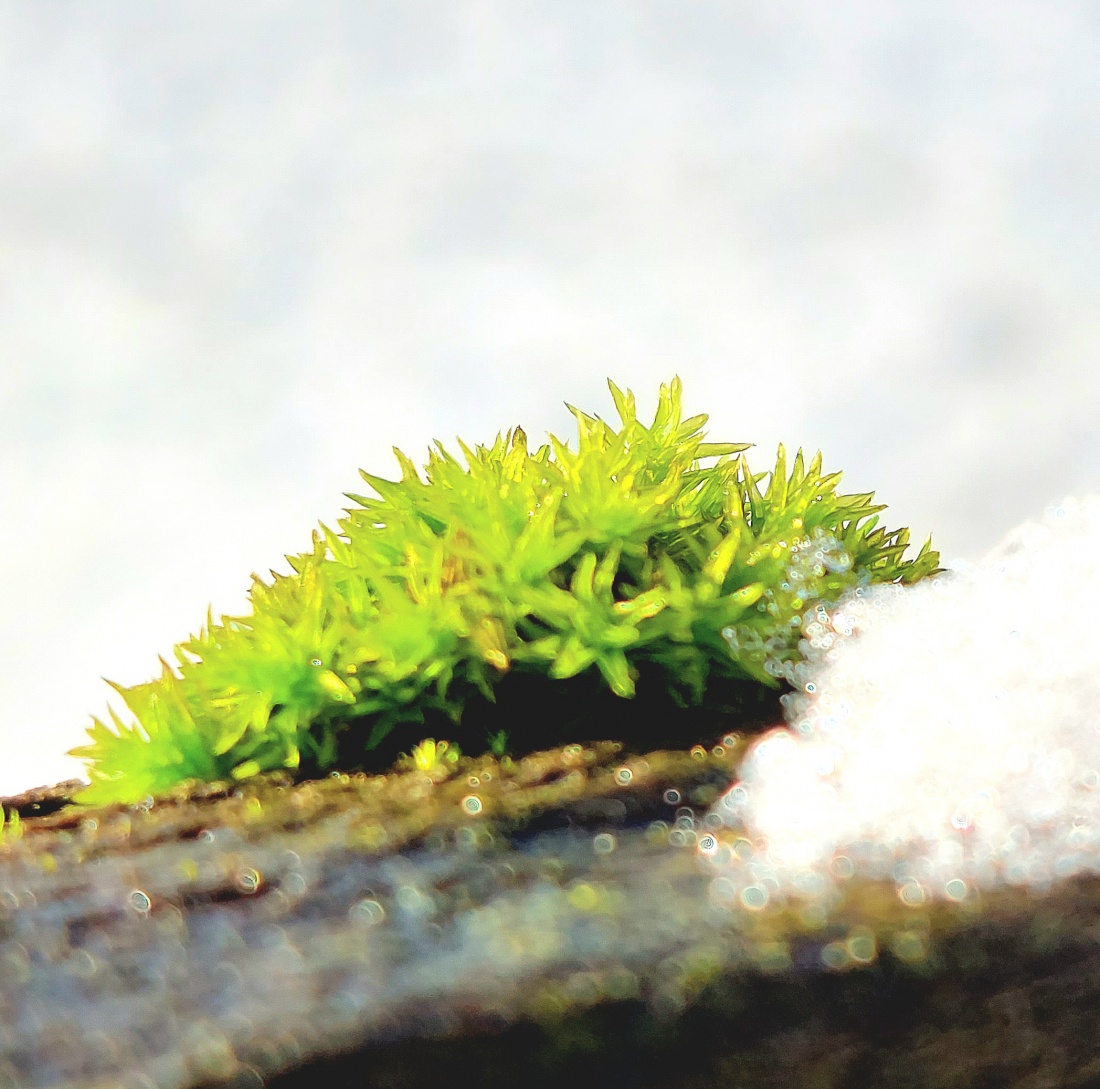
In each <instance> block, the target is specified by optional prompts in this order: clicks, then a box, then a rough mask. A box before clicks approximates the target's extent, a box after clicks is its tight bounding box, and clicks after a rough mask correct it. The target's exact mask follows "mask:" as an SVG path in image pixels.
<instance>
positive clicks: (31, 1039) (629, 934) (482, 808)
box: [0, 742, 1100, 1089]
mask: <svg viewBox="0 0 1100 1089" xmlns="http://www.w3.org/2000/svg"><path fill="white" fill-rule="evenodd" d="M739 754H740V744H737V745H734V746H733V747H729V746H719V747H718V748H717V749H716V748H715V747H714V745H713V743H712V744H711V745H708V746H706V747H696V748H695V749H694V750H692V751H654V752H648V753H644V754H637V753H634V754H632V753H628V752H626V751H624V750H623V749H622V747H621V746H619V745H617V744H615V743H612V742H603V743H596V744H589V745H584V746H580V745H577V746H567V747H564V748H560V749H555V750H551V751H548V752H545V753H539V754H532V755H530V756H528V757H525V758H522V759H516V760H514V761H505V762H499V761H495V760H493V759H491V758H488V757H485V758H480V759H474V760H470V759H464V760H462V761H460V762H459V764H458V765H457V766H454V767H447V768H443V769H438V770H436V771H434V772H431V773H427V774H426V773H423V772H417V771H406V772H401V773H393V774H390V775H376V776H371V775H366V774H354V775H338V776H335V777H328V778H325V779H323V780H317V781H307V782H300V783H297V784H295V783H293V782H292V781H291V780H290V778H289V777H288V776H269V777H264V778H260V779H257V780H254V781H250V782H247V783H245V784H241V785H237V786H227V785H224V784H222V785H219V784H213V785H207V786H202V787H196V788H194V789H181V790H180V791H178V792H177V793H176V794H175V795H174V796H171V797H169V798H165V799H162V800H158V801H157V802H156V803H155V804H150V805H147V806H138V807H122V806H114V807H105V808H102V809H98V810H87V809H80V808H77V807H74V806H69V805H65V804H64V802H65V799H66V798H67V797H68V795H69V794H70V793H71V786H72V785H71V784H68V785H66V784H62V785H61V787H59V788H57V789H54V790H45V791H39V792H30V793H28V794H26V795H22V796H20V797H19V798H13V799H5V806H6V807H7V808H8V809H11V808H18V809H19V811H20V812H21V814H22V817H23V820H22V829H21V832H22V834H21V835H20V836H19V837H18V838H14V837H12V836H10V835H9V836H8V837H6V838H5V840H4V841H3V845H2V846H0V1005H2V1008H0V1016H2V1023H3V1031H2V1032H0V1086H19V1087H22V1086H27V1087H31V1086H33V1087H41V1089H61V1087H65V1089H76V1087H81V1089H107V1086H119V1085H126V1086H130V1085H132V1086H144V1087H148V1086H149V1085H150V1084H152V1085H156V1086H158V1087H162V1089H198V1087H200V1086H203V1087H212V1086H235V1087H243V1086H254V1085H259V1084H262V1083H266V1084H268V1085H270V1086H272V1087H276V1089H299V1087H301V1089H305V1087H306V1086H307V1085H308V1086H312V1085H314V1084H319V1085H325V1086H330V1087H334V1086H349V1087H350V1086H353V1085H354V1086H361V1087H368V1086H370V1087H379V1089H381V1087H383V1086H388V1087H397V1086H408V1087H412V1086H425V1087H426V1086H436V1085H442V1084H447V1083H451V1082H455V1081H461V1082H464V1083H465V1082H467V1081H469V1082H471V1083H474V1084H481V1085H483V1086H501V1087H503V1086H512V1085H517V1084H525V1085H532V1086H540V1085H541V1086H550V1085H551V1084H553V1085H561V1084H562V1083H563V1082H572V1083H573V1084H574V1085H577V1084H579V1085H601V1086H638V1087H652V1089H673V1087H675V1089H689V1087H690V1089H694V1087H696V1086H698V1087H700V1089H701V1087H703V1086H707V1087H711V1086H718V1085H721V1086H751V1087H780V1086H784V1087H786V1086H792V1085H798V1086H805V1087H817V1086H821V1087H840V1086H853V1085H867V1086H871V1085H874V1086H880V1085H889V1086H913V1087H928V1089H946V1087H949V1086H950V1087H953V1089H957V1087H963V1086H990V1087H993V1086H996V1087H998V1089H999V1087H1002V1086H1012V1085H1019V1086H1029V1087H1038V1086H1086V1085H1093V1084H1100V1035H1098V1033H1097V1032H1096V1028H1097V1024H1098V1022H1100V882H1098V881H1097V880H1095V879H1089V880H1077V881H1074V882H1068V883H1064V884H1061V885H1058V886H1056V887H1055V888H1054V889H1052V890H1051V891H1050V892H1049V893H1048V894H1046V895H1045V896H1042V897H1039V896H1034V895H1030V896H1029V895H1027V894H1024V893H1022V892H1013V891H1006V892H1003V893H1000V894H997V895H986V896H984V897H983V898H981V899H980V900H975V901H973V902H968V903H966V904H960V905H945V904H939V905H925V906H922V907H920V908H910V907H906V906H905V905H904V904H902V902H901V901H900V900H899V899H898V897H897V896H896V895H895V894H894V890H893V887H892V886H891V887H888V888H887V887H883V886H881V885H875V884H873V883H860V882H858V881H852V882H850V883H849V884H848V886H847V888H846V892H845V895H844V896H843V897H842V898H841V899H840V900H839V901H838V902H837V903H836V904H835V905H834V907H833V908H832V910H831V913H830V914H829V915H828V917H827V918H823V919H818V920H817V921H815V922H814V923H813V924H812V925H808V924H807V923H806V920H805V918H804V917H802V916H800V915H799V913H798V912H797V911H794V910H789V909H787V908H784V907H783V906H782V905H779V906H776V907H775V908H774V909H772V908H769V909H768V910H767V911H764V912H748V911H743V910H739V909H737V908H736V907H734V908H726V909H723V910H716V909H715V905H714V903H713V900H712V898H710V896H709V890H710V886H711V883H712V881H713V880H714V874H713V871H711V870H710V869H708V867H707V866H706V865H705V864H704V862H703V861H702V860H701V858H700V855H699V853H698V851H697V849H696V848H697V841H698V839H699V837H700V836H701V835H702V834H703V829H704V827H705V826H704V825H703V824H702V819H703V816H704V814H705V811H706V808H707V807H708V806H709V805H710V804H711V803H712V802H713V801H714V800H715V799H716V798H717V797H718V795H719V794H720V793H721V791H722V790H724V789H725V787H726V786H727V785H728V784H729V782H730V780H731V778H732V777H733V775H734V774H735V770H736V763H737V759H738V757H739ZM677 820H679V821H680V824H681V825H682V826H683V831H681V829H680V828H679V827H678V826H677V823H676V822H677ZM689 825H690V826H691V827H694V828H697V829H698V834H694V838H693V834H689V833H688V831H687V829H688V826H689ZM678 831H681V834H680V835H679V836H678V837H677V836H676V833H677V832H678ZM857 928H868V929H870V930H872V931H873V932H874V933H875V934H876V935H877V936H878V937H879V939H880V940H879V941H878V944H877V953H876V955H875V956H874V957H873V958H871V959H868V960H867V961H866V963H860V964H853V963H849V964H847V966H846V967H844V968H843V970H829V969H828V968H827V967H826V966H825V964H824V962H823V959H822V951H823V950H824V949H825V948H826V947H827V946H828V945H829V943H834V942H836V941H837V940H838V939H842V938H843V937H844V936H845V935H847V934H850V933H852V932H853V931H854V930H855V929H857ZM899 933H901V934H903V935H909V936H913V935H915V936H916V937H915V938H914V941H917V939H918V938H919V941H917V944H918V945H919V946H920V949H921V954H920V956H918V957H914V956H906V955H901V954H900V953H898V952H897V951H898V950H904V948H905V946H904V944H899V943H898V942H896V941H893V940H892V938H891V935H893V936H896V935H897V934H899ZM779 947H782V949H783V950H784V951H785V952H784V957H783V958H780V959H779V960H776V959H775V958H774V957H772V955H771V954H772V952H774V950H775V949H777V948H779Z"/></svg>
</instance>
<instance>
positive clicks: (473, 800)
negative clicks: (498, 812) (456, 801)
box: [462, 794, 482, 817]
mask: <svg viewBox="0 0 1100 1089" xmlns="http://www.w3.org/2000/svg"><path fill="white" fill-rule="evenodd" d="M462 808H463V809H464V810H465V811H466V812H467V813H469V814H470V816H472V817H473V816H477V814H478V813H480V812H481V810H482V804H481V799H480V798H479V797H478V796H477V795H476V794H467V795H466V797H465V798H463V799H462Z"/></svg>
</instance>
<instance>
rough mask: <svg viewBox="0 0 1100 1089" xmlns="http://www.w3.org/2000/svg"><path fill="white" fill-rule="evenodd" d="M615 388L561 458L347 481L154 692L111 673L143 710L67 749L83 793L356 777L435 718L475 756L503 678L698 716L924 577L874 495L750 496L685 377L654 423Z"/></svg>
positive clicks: (513, 722) (782, 472)
mask: <svg viewBox="0 0 1100 1089" xmlns="http://www.w3.org/2000/svg"><path fill="white" fill-rule="evenodd" d="M609 385H610V387H611V393H612V396H613V398H614V401H615V407H616V409H617V411H618V415H619V418H620V421H621V426H620V427H619V428H618V429H616V428H614V427H612V426H611V425H609V424H608V423H606V422H604V421H603V420H602V419H600V418H599V417H595V416H590V415H587V414H585V413H583V412H580V411H578V410H576V409H574V408H570V411H571V412H572V413H573V415H574V416H575V417H576V420H577V425H578V440H577V445H576V448H575V449H572V448H570V447H569V446H568V445H567V444H566V443H564V442H561V441H559V440H558V439H556V438H554V437H553V436H549V439H550V441H549V443H548V444H547V445H544V446H542V447H540V448H539V449H538V450H537V451H536V452H535V453H530V452H529V450H528V445H527V437H526V435H525V434H524V433H523V431H522V430H521V429H520V428H518V427H517V428H514V429H513V430H511V431H509V432H508V434H507V435H505V436H501V435H498V436H497V438H496V440H495V441H494V442H493V444H492V445H491V446H488V447H487V446H477V447H475V448H474V449H472V450H471V449H470V448H469V447H468V446H466V444H465V443H463V442H461V440H459V446H460V447H461V449H462V453H463V455H464V457H465V461H466V464H465V465H463V464H461V463H460V462H459V461H458V460H457V459H456V458H454V457H453V456H452V455H451V454H450V453H448V452H447V450H445V449H444V448H443V446H442V445H440V444H438V443H437V444H436V448H435V449H434V450H433V451H431V452H430V454H429V460H428V464H427V466H426V467H425V470H424V475H423V476H421V474H420V473H419V472H418V470H417V468H416V466H415V465H414V464H413V463H412V461H410V460H409V458H407V457H406V456H405V455H404V454H402V453H401V452H400V451H396V450H395V453H396V455H397V459H398V461H399V463H400V466H401V479H400V481H390V480H385V479H382V478H381V477H376V476H372V475H371V474H369V473H366V472H363V473H362V476H363V477H364V479H365V480H366V481H367V483H368V484H369V485H370V486H371V487H372V488H373V490H374V491H375V492H376V493H377V495H376V497H366V496H359V495H354V494H352V493H348V498H350V499H352V500H353V501H354V502H355V503H356V504H358V507H357V508H355V509H349V510H347V511H346V513H347V515H348V517H347V518H344V519H341V520H340V521H339V522H338V525H339V532H333V531H332V530H330V529H329V528H328V527H327V526H325V525H324V524H321V526H320V530H319V531H316V530H315V531H314V533H313V548H312V550H311V551H309V552H305V553H302V554H300V555H296V556H288V557H287V560H288V561H289V563H290V565H291V568H292V570H293V574H290V575H280V574H277V573H276V572H274V571H273V572H272V573H271V574H272V578H273V581H272V582H271V583H270V584H268V583H265V582H264V581H263V580H262V579H261V578H260V576H259V575H253V576H252V577H253V586H252V589H251V592H250V597H251V605H252V612H251V614H250V615H248V616H238V617H230V616H223V617H222V618H221V623H215V622H214V620H213V617H212V616H211V614H210V612H209V610H208V612H207V623H206V626H205V628H203V629H202V630H201V631H200V633H199V634H198V635H197V636H194V637H192V638H190V639H189V640H188V641H186V642H184V643H181V644H180V645H179V646H178V647H177V648H176V650H175V655H176V657H177V659H178V662H179V665H178V672H177V671H176V670H174V669H173V667H171V666H170V665H169V664H168V663H167V662H166V661H164V659H161V665H162V667H163V668H162V673H161V675H160V677H158V678H156V679H154V680H152V681H149V682H148V683H145V684H139V685H135V686H133V687H130V688H124V687H122V686H119V685H117V684H114V683H113V682H109V683H112V687H114V688H115V689H116V691H117V692H118V693H119V694H120V695H121V697H122V699H123V700H124V701H125V704H126V706H127V707H128V708H129V710H130V711H131V712H132V714H133V715H134V716H135V717H136V719H137V722H136V723H134V724H131V725H127V724H125V723H123V722H122V720H121V719H120V718H119V716H118V715H117V714H116V713H115V711H114V709H113V708H109V710H110V714H111V718H112V719H113V721H114V725H115V729H113V730H112V729H111V728H110V727H108V726H107V725H105V724H104V723H103V722H101V721H100V720H98V719H95V718H93V723H94V725H93V726H92V727H91V728H90V729H89V731H88V733H89V736H90V739H91V742H90V744H87V745H84V746H83V747H81V748H78V749H76V750H74V752H73V755H76V756H79V757H82V758H83V759H85V760H86V761H88V765H89V767H88V770H89V775H90V778H91V785H90V786H89V787H88V788H87V789H86V790H85V791H84V792H83V793H82V794H81V795H80V799H79V800H81V801H84V802H88V803H95V804H98V803H104V802H112V801H118V802H134V801H140V800H141V799H143V798H145V797H147V796H156V795H158V794H160V793H163V792H164V791H165V790H167V789H169V788H171V787H173V786H175V785H177V784H179V783H181V782H184V781H186V780H190V779H201V780H220V779H244V778H247V777H249V776H252V775H255V774H257V773H259V772H263V771H268V770H273V769H277V768H298V767H302V768H303V769H309V770H321V769H325V768H329V767H332V766H334V765H337V764H340V765H341V766H344V765H347V764H348V762H349V761H350V762H352V763H353V764H356V763H360V764H361V763H363V762H369V760H370V757H371V754H372V753H382V752H385V751H386V746H385V744H383V743H384V742H385V741H386V739H387V738H388V737H389V738H390V740H389V742H388V744H390V745H391V746H392V744H393V742H394V739H400V741H401V743H402V744H403V745H404V747H405V748H407V749H408V748H411V747H412V746H413V744H415V742H416V741H417V740H418V739H419V738H420V737H422V736H424V732H425V731H424V727H425V725H426V724H428V725H431V724H433V723H434V725H435V727H436V729H435V730H434V732H435V736H441V735H443V736H446V735H444V734H443V732H442V731H441V730H439V728H438V727H439V724H440V722H441V721H442V722H444V723H450V724H451V725H452V726H453V729H452V730H451V732H450V735H449V736H451V737H452V738H455V737H456V736H458V735H457V734H456V732H455V731H456V730H460V729H465V730H466V734H465V735H463V736H462V745H463V748H464V749H465V750H467V751H469V745H470V737H469V735H470V731H471V730H474V731H475V732H476V730H477V729H478V728H479V727H478V724H477V723H476V722H471V721H470V719H471V718H477V717H479V716H482V713H483V712H489V711H491V710H492V709H493V708H494V706H497V707H499V703H498V702H497V701H498V696H499V695H500V693H501V692H502V691H506V690H508V686H509V685H512V686H513V687H514V686H515V685H516V684H518V683H521V684H522V685H524V686H525V687H523V689H522V690H523V691H524V693H525V701H526V705H529V706H531V707H532V711H534V709H535V707H536V705H539V704H541V703H542V702H543V700H544V699H548V700H549V701H550V704H553V701H554V699H555V698H556V697H559V696H560V694H561V693H562V692H566V693H569V696H568V699H567V700H566V701H565V702H564V703H563V702H562V701H561V700H560V699H559V701H558V703H557V704H556V706H557V707H558V708H559V710H560V709H561V708H563V707H564V708H567V709H568V708H570V707H571V706H572V704H570V703H569V700H572V701H573V703H576V704H578V708H577V709H578V710H580V707H579V704H581V703H586V702H592V703H593V705H595V704H596V703H598V702H599V699H603V700H604V703H603V704H602V705H601V706H606V704H607V702H608V701H607V697H609V696H611V697H621V698H622V700H629V699H630V697H632V696H634V695H635V693H636V690H637V686H638V683H639V678H640V677H645V678H647V680H646V682H645V683H646V684H648V685H650V687H649V688H648V689H647V691H649V692H658V691H660V692H662V693H663V694H665V695H667V696H669V697H671V699H672V700H673V701H674V702H675V704H676V705H678V706H681V707H684V706H686V707H691V708H700V709H703V708H706V706H707V704H708V701H711V700H712V698H714V697H713V694H714V693H716V692H719V691H721V690H722V686H723V685H728V684H730V683H733V684H740V685H746V684H747V685H748V686H749V687H750V688H753V689H760V688H761V687H764V688H767V689H779V688H780V687H782V685H783V681H782V680H781V678H782V677H787V678H788V679H789V678H791V677H792V672H791V671H792V668H793V667H795V666H796V665H797V664H798V663H799V662H800V660H801V655H800V652H799V641H800V639H801V637H802V630H801V629H802V623H803V617H804V616H805V615H806V614H807V612H812V611H813V610H814V609H815V608H816V607H817V606H818V605H821V604H827V603H830V602H833V601H835V600H836V599H837V598H839V597H840V596H841V595H842V594H843V593H844V591H846V590H847V589H849V588H850V587H852V586H855V585H858V584H860V583H867V582H894V581H900V582H905V583H911V582H914V581H915V580H917V579H920V578H923V577H925V576H928V575H932V574H935V573H937V572H938V570H939V569H938V568H937V564H938V562H939V555H938V553H937V552H935V551H933V550H932V548H931V540H930V539H929V541H927V542H925V544H924V547H923V548H922V549H921V550H920V553H919V555H918V556H917V557H916V558H915V559H912V560H903V558H902V557H903V554H904V552H905V550H906V547H907V546H908V541H909V534H908V530H905V529H901V530H894V531H893V532H890V533H887V532H886V531H885V530H884V529H878V528H876V525H877V512H879V511H881V510H883V509H885V508H884V507H883V506H881V505H875V504H873V503H872V499H873V497H874V493H871V492H868V493H866V494H861V495H837V494H836V487H837V484H838V482H839V480H840V474H839V473H832V474H829V475H823V474H822V472H821V457H820V454H819V455H816V456H815V457H814V458H813V460H812V461H811V462H810V463H809V464H808V465H807V464H806V463H805V462H804V460H803V457H802V452H801V451H799V452H798V454H797V455H796V457H795V458H794V462H793V464H792V465H791V466H790V467H789V470H788V465H787V460H786V455H785V451H784V449H783V447H782V446H781V447H780V448H779V453H778V457H777V459H776V465H775V468H774V469H773V470H772V471H771V473H770V479H769V481H768V484H767V487H766V489H765V490H763V491H761V487H760V485H761V481H762V480H763V478H764V477H765V476H768V475H769V474H767V473H753V472H752V471H751V470H750V469H749V466H748V463H747V462H746V460H745V458H744V455H743V451H744V450H746V449H748V446H749V445H751V444H745V443H708V442H704V441H703V438H704V433H703V430H702V429H703V425H704V424H705V423H706V420H707V417H706V416H702V415H700V416H693V417H692V418H691V419H688V420H683V419H681V407H680V405H681V386H680V381H679V379H674V380H673V381H672V383H671V384H670V385H667V386H662V387H661V392H660V399H659V404H658V408H657V412H656V415H655V417H654V419H653V422H652V423H651V424H650V425H648V426H646V425H645V424H643V423H642V422H641V421H640V420H639V419H638V416H637V412H636V407H635V401H634V397H633V395H632V394H631V393H630V392H629V391H628V392H626V393H623V392H622V391H620V390H619V389H618V388H617V387H616V386H615V385H614V383H609ZM704 462H708V463H709V464H707V465H704V464H703V463H704ZM570 678H573V679H574V682H570V681H569V680H568V679H570ZM570 683H575V685H579V687H576V686H575V687H574V688H572V689H571V688H569V687H568V685H569V684H570ZM614 702H616V703H618V702H619V700H618V699H614ZM646 710H647V708H645V707H643V708H639V710H638V711H637V712H636V714H637V715H638V721H642V720H643V719H644V717H645V713H646ZM535 717H536V716H534V714H532V716H531V717H530V718H529V717H528V716H527V715H526V714H525V713H516V711H515V709H514V708H512V709H510V710H509V712H508V715H507V718H506V722H505V723H504V724H502V722H501V720H500V716H499V715H498V716H497V718H496V719H493V717H492V715H491V714H487V715H485V716H484V722H485V723H486V724H488V725H483V726H482V727H481V732H482V737H481V747H482V748H485V747H488V746H489V745H490V743H492V745H493V746H494V748H497V749H499V748H500V747H501V746H502V733H503V731H502V730H501V729H500V727H501V726H502V725H506V726H507V730H506V733H507V741H508V744H509V745H510V746H514V747H515V748H516V749H517V750H522V749H524V748H527V747H529V746H530V745H531V744H534V743H538V742H545V741H546V740H548V739H547V738H546V736H544V735H540V736H537V737H536V736H535V735H534V733H533V732H532V735H531V736H530V737H528V736H525V727H526V726H527V724H528V721H530V722H534V721H535ZM555 721H556V722H557V725H556V727H554V728H556V729H560V731H561V736H559V737H558V738H557V739H556V740H557V742H558V743H562V744H564V743H567V742H571V741H577V740H587V739H588V738H585V737H576V736H570V734H571V732H574V731H576V730H577V729H578V728H581V727H580V726H579V721H578V718H577V716H576V715H573V714H572V713H571V712H570V713H561V714H559V716H558V719H556V720H555ZM629 721H630V720H629V719H624V720H623V723H625V724H626V725H625V726H624V725H623V724H622V723H620V724H619V727H618V728H619V729H627V728H629ZM720 729H721V727H720ZM391 732H392V736H391ZM619 740H623V741H626V742H629V741H630V740H631V739H630V738H629V737H620V738H619ZM696 740H697V738H692V737H685V738H684V747H688V746H690V744H692V743H693V742H694V741H696Z"/></svg>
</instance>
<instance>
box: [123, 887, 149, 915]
mask: <svg viewBox="0 0 1100 1089" xmlns="http://www.w3.org/2000/svg"><path fill="white" fill-rule="evenodd" d="M129 903H130V909H131V910H132V911H136V912H137V913H138V914H139V915H148V914H149V912H150V911H151V910H152V907H153V901H152V900H150V899H149V894H148V893H147V892H144V891H142V890H141V889H134V891H133V892H132V893H130V901H129Z"/></svg>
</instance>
